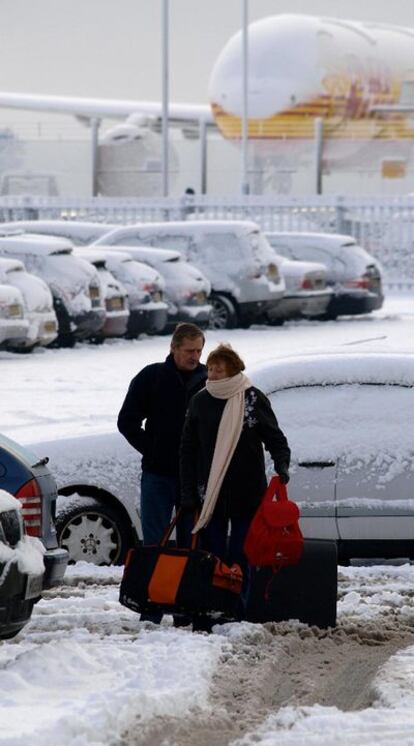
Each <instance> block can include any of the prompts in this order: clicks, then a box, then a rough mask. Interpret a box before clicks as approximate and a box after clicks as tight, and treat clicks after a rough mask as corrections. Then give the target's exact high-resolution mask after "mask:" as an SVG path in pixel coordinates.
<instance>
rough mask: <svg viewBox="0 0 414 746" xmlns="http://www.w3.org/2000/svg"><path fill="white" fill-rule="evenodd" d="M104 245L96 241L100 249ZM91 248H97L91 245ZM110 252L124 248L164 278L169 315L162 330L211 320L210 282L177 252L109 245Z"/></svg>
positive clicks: (200, 323)
mask: <svg viewBox="0 0 414 746" xmlns="http://www.w3.org/2000/svg"><path fill="white" fill-rule="evenodd" d="M101 245H102V246H104V247H105V244H99V248H100V247H101ZM91 248H98V244H92V246H91ZM106 248H110V249H111V250H112V251H122V252H123V253H124V252H125V251H127V252H128V254H130V256H132V258H133V259H135V260H136V261H138V262H144V263H145V264H148V265H149V266H150V267H152V268H153V269H155V270H156V271H157V272H159V273H160V275H161V276H162V277H163V279H164V281H165V300H166V302H167V305H168V317H167V324H166V327H165V329H166V330H171V329H172V328H174V326H175V325H176V324H177V323H178V322H179V321H191V322H193V323H194V324H198V326H200V327H201V328H205V327H206V326H207V325H208V323H209V320H210V315H211V312H212V307H211V304H210V301H209V297H208V296H209V295H210V290H211V285H210V282H209V280H208V279H207V278H206V277H205V275H204V274H203V272H201V271H200V270H199V269H198V268H197V267H194V266H193V265H192V264H191V263H190V262H188V261H186V259H185V258H184V257H183V256H182V255H181V254H180V252H178V251H170V250H168V249H158V248H155V247H153V246H127V247H126V246H122V245H118V244H117V245H113V246H108V247H106Z"/></svg>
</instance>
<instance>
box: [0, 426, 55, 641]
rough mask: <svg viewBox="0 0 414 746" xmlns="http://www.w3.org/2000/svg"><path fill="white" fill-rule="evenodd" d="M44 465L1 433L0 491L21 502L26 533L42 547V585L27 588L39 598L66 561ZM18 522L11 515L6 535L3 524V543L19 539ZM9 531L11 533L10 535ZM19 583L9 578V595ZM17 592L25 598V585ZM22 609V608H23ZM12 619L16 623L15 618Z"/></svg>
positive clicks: (1, 603) (1, 605)
mask: <svg viewBox="0 0 414 746" xmlns="http://www.w3.org/2000/svg"><path fill="white" fill-rule="evenodd" d="M46 464H47V459H41V460H39V459H38V458H37V457H36V456H35V455H33V454H32V453H31V452H30V451H28V450H27V449H26V448H23V447H22V446H20V445H18V443H16V442H15V441H13V440H10V439H9V438H6V437H5V436H4V435H0V490H4V491H5V492H8V493H10V494H11V495H13V496H14V497H15V498H17V499H18V500H19V501H20V503H21V505H22V509H21V516H22V519H23V521H24V529H25V533H26V534H27V535H28V536H35V537H37V538H38V539H40V541H41V542H42V544H43V546H44V548H45V553H44V556H43V560H44V566H45V571H44V575H43V578H42V583H41V587H40V588H37V589H35V590H33V589H32V590H31V591H29V596H28V597H29V598H32V597H33V595H32V591H33V593H34V594H35V596H36V594H37V597H39V596H40V593H41V591H43V590H46V589H48V588H52V587H53V586H55V585H59V583H60V582H61V581H62V579H63V575H64V573H65V570H66V566H67V563H68V553H67V551H66V550H65V549H62V548H60V547H59V546H58V542H57V537H56V529H55V514H56V498H57V487H56V482H55V480H54V478H53V476H52V474H51V473H50V471H49V469H48V468H47V465H46ZM12 512H13V511H12ZM6 514H7V511H6V512H5V515H3V518H4V520H6V519H7V515H6ZM0 515H1V513H0ZM3 523H4V521H3ZM18 525H19V518H18V516H16V515H14V516H13V515H12V514H10V521H9V528H7V525H6V526H5V528H6V535H5V533H4V531H5V528H4V527H3V529H2V531H3V537H2V535H1V533H0V540H1V539H2V538H3V543H4V539H6V543H8V544H9V546H12V547H13V546H15V544H16V543H17V542H18V541H19V539H20V537H19V536H18V534H19V530H18ZM10 526H12V528H11V529H10ZM13 527H14V528H13ZM10 531H11V532H12V533H11V534H10ZM6 554H7V552H6ZM13 572H14V571H13ZM19 583H20V580H18V579H17V578H16V580H15V582H10V581H8V586H10V593H9V595H10V596H13V597H15V596H16V588H17V587H18V586H19ZM19 593H20V597H21V599H24V596H25V594H26V597H27V593H28V591H27V587H24V584H23V585H22V588H21V591H20V592H19V591H18V593H17V595H19ZM3 596H4V597H0V637H1V632H2V624H3V622H5V621H6V617H7V612H4V613H3V610H4V609H5V608H6V607H7V593H6V594H4V593H3ZM15 601H16V599H15ZM23 606H24V605H23ZM23 611H24V609H23V608H22V612H23ZM2 613H3V619H2ZM24 613H26V612H24ZM15 621H16V623H17V624H18V620H15ZM26 621H27V619H26V620H25V621H22V624H21V625H20V627H22V626H23V624H25V623H26ZM16 631H18V629H16Z"/></svg>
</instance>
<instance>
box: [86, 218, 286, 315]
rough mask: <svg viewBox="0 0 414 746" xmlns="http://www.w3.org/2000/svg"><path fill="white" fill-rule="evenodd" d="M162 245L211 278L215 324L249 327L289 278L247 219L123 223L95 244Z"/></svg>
mask: <svg viewBox="0 0 414 746" xmlns="http://www.w3.org/2000/svg"><path fill="white" fill-rule="evenodd" d="M99 244H104V245H123V246H124V249H126V250H128V249H129V247H130V246H156V247H157V248H164V249H170V250H174V251H179V252H180V254H181V255H182V256H183V257H184V258H185V259H187V261H189V262H191V263H192V264H194V265H195V266H196V267H198V268H199V269H200V270H201V271H202V272H203V273H204V275H205V276H206V277H207V278H208V280H209V282H210V283H211V289H212V293H211V302H212V305H213V312H212V315H211V320H210V326H211V327H212V328H214V329H223V328H227V329H230V328H234V327H235V326H249V324H251V323H252V322H253V321H256V320H260V319H261V318H262V317H263V315H264V314H266V313H267V312H268V311H272V309H273V308H274V306H275V305H277V304H278V303H279V301H280V299H281V298H282V297H283V294H284V290H285V283H284V280H283V278H282V277H281V276H280V274H279V271H278V268H277V264H276V263H275V262H274V257H273V252H272V250H271V249H270V246H269V244H268V242H267V240H266V238H265V236H264V234H263V233H262V231H261V230H260V228H259V226H258V225H257V224H256V223H252V222H250V221H245V220H197V221H196V220H186V221H175V222H174V221H170V222H164V223H137V224H135V225H131V226H126V227H118V228H115V229H114V230H112V231H110V232H109V233H107V234H106V235H104V236H102V237H101V238H99V239H97V240H96V241H95V245H99Z"/></svg>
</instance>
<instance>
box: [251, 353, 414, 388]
mask: <svg viewBox="0 0 414 746" xmlns="http://www.w3.org/2000/svg"><path fill="white" fill-rule="evenodd" d="M249 376H250V378H251V380H252V381H253V382H254V384H255V385H256V386H258V387H259V388H262V389H263V390H264V391H265V392H266V393H267V394H270V393H272V392H274V391H280V390H282V389H287V388H295V387H298V386H316V385H320V386H336V385H341V384H352V383H360V384H388V385H399V386H414V355H413V354H407V353H406V352H405V353H368V352H367V353H339V352H332V353H324V354H316V355H312V354H309V355H300V356H293V357H289V358H284V359H282V360H277V359H275V360H269V361H267V362H264V363H262V364H261V365H259V366H256V367H255V368H252V369H251V370H250V371H249Z"/></svg>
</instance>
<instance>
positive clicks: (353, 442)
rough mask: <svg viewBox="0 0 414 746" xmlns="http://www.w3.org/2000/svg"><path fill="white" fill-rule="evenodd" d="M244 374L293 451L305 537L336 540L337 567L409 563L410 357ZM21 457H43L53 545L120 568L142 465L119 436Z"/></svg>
mask: <svg viewBox="0 0 414 746" xmlns="http://www.w3.org/2000/svg"><path fill="white" fill-rule="evenodd" d="M249 377H250V378H251V379H252V380H253V382H254V383H255V384H256V385H258V386H259V387H260V388H261V389H262V390H263V391H265V392H266V393H267V394H268V395H269V397H270V400H271V402H272V405H273V408H274V410H275V413H276V415H277V417H278V420H279V423H280V425H281V427H282V428H283V430H284V432H285V433H286V435H287V437H288V440H289V443H290V446H291V448H292V457H293V459H292V467H291V474H292V478H291V481H290V483H289V495H290V497H291V498H292V499H293V500H295V501H296V502H297V503H298V504H299V506H300V510H301V526H302V530H303V532H304V535H305V536H306V537H308V538H317V539H320V538H322V539H334V540H335V541H336V543H337V545H338V552H339V557H340V560H341V562H349V561H350V560H351V559H352V558H360V557H371V558H372V557H374V558H377V557H411V558H414V405H413V395H414V392H413V388H414V355H403V354H391V353H390V354H369V353H365V354H359V355H357V354H351V355H346V354H343V353H336V354H335V353H332V354H324V355H307V356H306V355H305V356H301V357H292V358H286V359H281V360H274V361H270V362H268V363H267V364H263V365H261V366H260V367H257V368H256V369H254V370H251V371H249ZM31 449H32V450H33V451H35V453H36V454H37V456H38V457H39V458H43V457H46V456H48V457H49V458H50V464H49V466H50V469H51V471H52V473H54V475H55V477H56V479H57V482H58V486H59V495H60V497H59V500H58V514H57V531H58V535H59V541H60V544H61V546H62V547H65V548H66V549H68V551H69V553H70V555H71V558H72V560H81V559H84V560H87V561H90V562H96V563H98V564H110V563H112V562H114V563H121V562H122V561H123V559H124V557H125V554H126V550H127V548H128V546H130V545H131V544H133V543H134V542H136V541H138V540H139V539H140V537H141V527H140V520H139V496H140V489H139V479H140V456H139V455H138V454H137V453H136V452H135V451H134V450H133V449H132V448H131V446H129V445H128V443H126V441H125V440H124V439H123V438H122V437H121V435H119V433H112V434H108V435H98V436H86V437H79V438H71V439H68V440H61V441H53V442H49V443H37V444H32V445H31ZM270 475H271V465H270V463H269V477H270Z"/></svg>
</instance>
